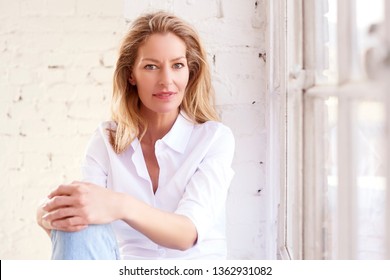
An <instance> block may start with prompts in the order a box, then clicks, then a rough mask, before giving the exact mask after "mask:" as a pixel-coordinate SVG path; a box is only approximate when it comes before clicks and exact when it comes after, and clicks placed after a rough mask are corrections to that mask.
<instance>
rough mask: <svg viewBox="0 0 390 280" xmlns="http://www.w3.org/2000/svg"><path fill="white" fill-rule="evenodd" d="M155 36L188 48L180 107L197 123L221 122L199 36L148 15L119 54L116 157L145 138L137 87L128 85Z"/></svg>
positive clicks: (166, 17) (160, 15)
mask: <svg viewBox="0 0 390 280" xmlns="http://www.w3.org/2000/svg"><path fill="white" fill-rule="evenodd" d="M155 33H173V34H174V35H176V36H178V37H179V38H180V39H181V40H183V42H184V43H185V45H186V56H187V63H188V68H189V80H188V84H187V87H186V92H185V94H184V99H183V102H182V104H181V105H180V109H181V110H183V111H184V112H185V113H186V114H187V115H188V117H189V118H190V119H191V120H192V121H193V122H194V123H204V122H206V121H209V120H215V121H218V119H219V118H218V114H217V112H216V109H215V107H214V90H213V87H212V85H211V76H210V70H209V66H208V63H207V55H206V52H205V50H204V48H203V46H202V44H201V41H200V39H199V36H198V34H197V32H196V31H195V30H194V29H193V28H192V27H191V26H190V25H189V24H187V23H186V22H185V21H183V20H182V19H180V18H178V17H176V16H174V15H172V14H169V13H166V12H156V13H150V14H145V15H143V16H141V17H139V18H138V19H136V20H135V21H134V22H133V24H132V25H131V28H130V30H129V31H128V33H127V34H126V35H125V37H124V39H123V42H122V45H121V47H120V50H119V58H118V61H117V64H116V69H115V73H114V88H113V96H112V103H111V114H112V120H113V121H114V122H115V123H116V128H115V129H110V130H109V136H110V141H111V145H112V147H113V149H114V150H115V152H116V153H118V154H119V153H121V152H123V151H124V150H125V149H126V148H127V147H128V146H129V145H130V143H131V142H132V141H133V140H134V138H136V137H138V138H139V139H140V140H141V139H142V137H143V136H144V134H145V132H146V130H147V127H148V124H147V122H146V120H145V119H144V118H143V116H142V114H141V113H140V102H141V101H140V99H139V97H138V92H137V87H136V86H133V85H131V84H130V82H129V77H130V75H131V73H132V70H133V66H134V63H135V60H136V58H137V54H138V49H139V48H140V46H142V45H143V43H144V42H145V41H146V40H147V38H148V37H150V36H151V35H152V34H155Z"/></svg>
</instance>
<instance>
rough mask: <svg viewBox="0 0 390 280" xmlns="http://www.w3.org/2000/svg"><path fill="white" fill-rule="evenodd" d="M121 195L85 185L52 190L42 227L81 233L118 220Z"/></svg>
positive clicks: (64, 186)
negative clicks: (117, 200)
mask: <svg viewBox="0 0 390 280" xmlns="http://www.w3.org/2000/svg"><path fill="white" fill-rule="evenodd" d="M116 196H117V194H116V193H115V192H113V191H111V190H108V189H106V188H103V187H100V186H96V185H93V184H89V183H84V182H72V184H69V185H60V186H59V187H57V188H56V189H55V190H54V191H52V192H51V193H50V194H49V196H48V200H47V202H46V204H45V205H44V206H43V207H42V210H43V211H45V212H47V213H46V214H44V215H43V217H42V224H44V223H46V225H47V224H48V225H50V226H49V227H50V228H52V229H58V230H63V231H79V230H82V229H84V228H86V227H87V226H88V225H89V224H105V223H109V222H112V221H113V220H115V219H116V207H115V198H116Z"/></svg>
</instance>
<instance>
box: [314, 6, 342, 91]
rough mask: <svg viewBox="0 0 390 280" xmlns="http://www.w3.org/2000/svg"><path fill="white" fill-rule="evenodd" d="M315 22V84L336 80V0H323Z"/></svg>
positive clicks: (331, 82)
mask: <svg viewBox="0 0 390 280" xmlns="http://www.w3.org/2000/svg"><path fill="white" fill-rule="evenodd" d="M320 3H322V5H319V6H318V10H317V12H318V13H319V15H318V16H317V23H316V29H317V32H316V36H317V38H316V60H317V63H316V84H334V83H336V82H337V75H338V74H337V0H323V1H322V2H320Z"/></svg>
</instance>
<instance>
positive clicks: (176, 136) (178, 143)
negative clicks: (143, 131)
mask: <svg viewBox="0 0 390 280" xmlns="http://www.w3.org/2000/svg"><path fill="white" fill-rule="evenodd" d="M193 128H194V123H193V122H192V121H190V118H189V117H188V116H187V114H186V113H185V112H184V111H180V113H179V115H178V117H177V119H176V121H175V123H174V124H173V126H172V128H171V130H170V131H169V132H168V133H167V134H166V135H165V136H164V137H163V138H162V139H161V140H162V141H163V142H164V143H165V144H166V145H167V146H168V147H170V148H171V149H173V150H175V151H177V152H179V153H184V151H185V149H186V147H187V144H188V142H189V140H190V137H191V134H192V130H193Z"/></svg>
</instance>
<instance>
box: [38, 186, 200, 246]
mask: <svg viewBox="0 0 390 280" xmlns="http://www.w3.org/2000/svg"><path fill="white" fill-rule="evenodd" d="M43 210H44V211H46V212H47V214H46V215H44V216H43V219H42V220H43V221H44V222H45V223H47V224H49V225H50V227H51V228H54V229H59V230H64V231H78V230H80V229H82V228H85V227H86V226H87V225H88V224H104V223H109V222H112V221H115V220H123V221H125V222H126V223H127V224H129V225H130V226H131V227H133V228H134V229H136V230H138V231H139V232H141V233H142V234H144V235H145V236H147V237H148V238H149V239H151V240H152V241H153V242H155V243H157V244H159V245H161V246H164V247H168V248H172V249H177V250H186V249H189V248H191V247H192V246H193V245H194V244H195V243H196V240H197V231H196V228H195V226H194V224H193V223H192V222H191V221H190V219H188V218H187V217H185V216H183V215H179V214H174V213H169V212H165V211H162V210H159V209H156V208H153V207H151V206H149V205H148V204H146V203H144V202H142V201H140V200H137V199H135V198H134V197H132V196H130V195H127V194H123V193H117V192H114V191H112V190H110V189H106V188H102V187H100V186H96V185H93V184H89V183H83V182H73V183H72V184H70V185H61V186H59V187H58V188H57V189H56V190H54V191H53V192H52V193H51V194H50V195H49V201H48V202H47V203H46V205H45V206H44V207H43Z"/></svg>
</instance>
